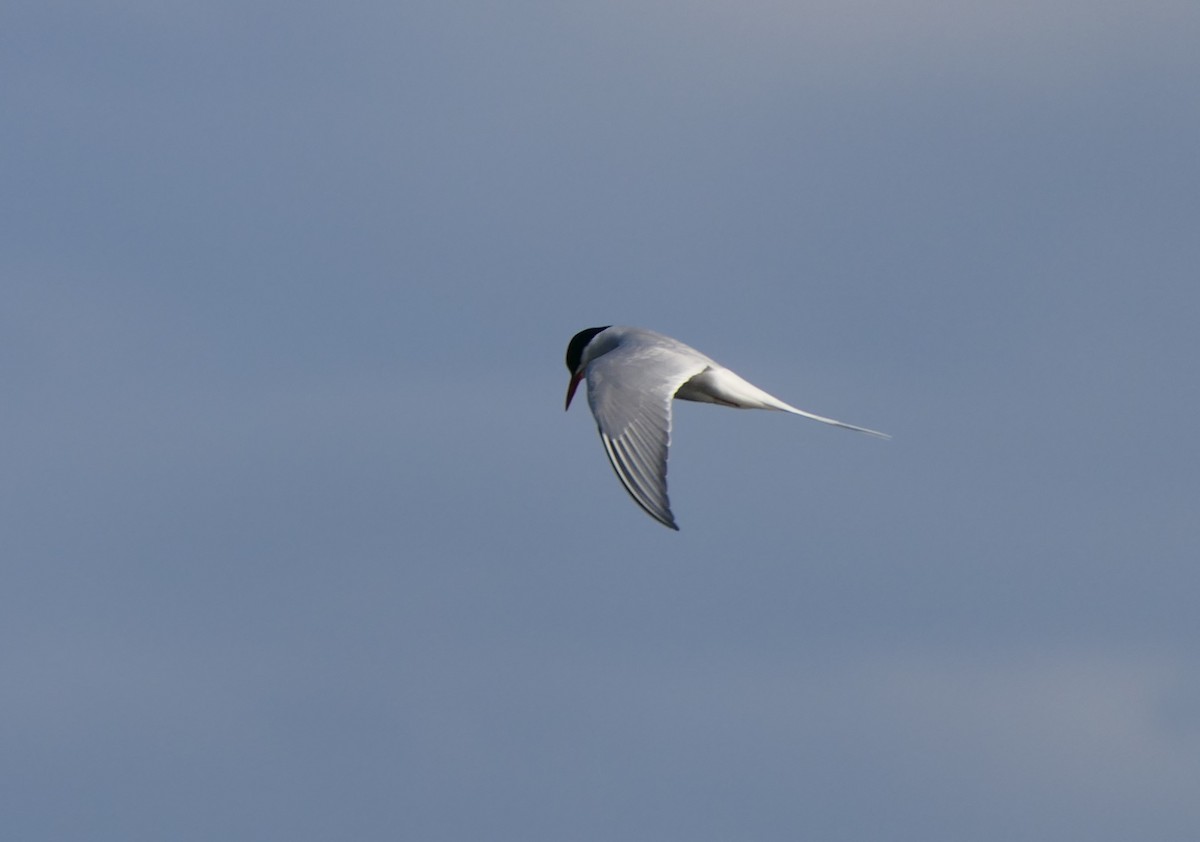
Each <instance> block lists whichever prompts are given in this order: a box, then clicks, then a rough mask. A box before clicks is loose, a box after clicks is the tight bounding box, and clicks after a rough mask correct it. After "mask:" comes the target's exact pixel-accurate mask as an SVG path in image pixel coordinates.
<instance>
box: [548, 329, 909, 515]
mask: <svg viewBox="0 0 1200 842" xmlns="http://www.w3.org/2000/svg"><path fill="white" fill-rule="evenodd" d="M567 370H568V371H570V372H571V385H570V386H569V387H568V388H567V403H566V408H567V409H570V408H571V399H572V398H573V397H574V396H575V389H576V387H577V386H579V382H580V381H581V380H583V379H584V378H585V377H586V378H587V395H588V404H589V405H590V406H591V408H592V415H594V416H595V418H596V426H597V427H599V429H600V440H601V441H602V442H603V443H604V450H605V452H606V453H608V461H609V462H611V463H612V466H613V470H614V471H616V473H617V478H618V479H619V480H621V484H622V485H623V486H625V490H626V491H628V492H629V496H630V497H632V498H633V500H634V502H635V503H637V504H638V505H639V506H641V507H642V508H643V509H644V510H645V511H646V513H647V514H648V515H650V517H652V518H654V519H655V520H657V521H658V522H659V523H661V524H663V525H664V526H668V527H670V528H671V529H675V530H678V529H679V527H678V526H677V525H676V524H675V516H674V515H673V514H672V513H671V503H670V500H668V499H667V448H668V446H669V444H670V441H671V399H672V398H679V399H680V400H685V401H699V402H701V403H715V404H719V405H721V406H732V407H735V408H737V409H776V410H780V411H783V412H791V413H792V414H794V415H803V416H804V417H805V418H811V419H813V420H814V421H820V422H822V423H823V424H832V425H833V426H835V427H843V428H845V429H847V430H856V431H857V432H860V433H867V434H868V435H872V436H879V437H880V438H885V439H886V438H891V436H889V435H888V434H887V433H880V432H878V431H876V430H868V429H867V428H866V427H856V426H854V425H853V424H846V423H845V422H842V421H835V420H834V419H832V418H825V417H823V416H820V415H814V414H813V413H811V412H805V411H804V410H803V409H796V407H794V406H790V405H789V404H786V403H784V402H783V401H781V400H779V398H776V397H773V396H771V395H768V394H767V393H766V392H764V391H763V390H762V389H760V388H758V387H757V386H754V385H752V384H750V383H747V382H746V381H745V380H743V379H742V378H741V377H739V376H738V375H736V374H734V373H733V372H732V371H730V370H729V369H727V368H725V367H724V366H723V365H721V364H720V363H717V362H715V361H714V360H712V359H709V358H708V357H706V356H705V355H704V354H701V353H700V352H699V351H697V350H696V349H695V348H692V347H690V346H688V345H684V344H683V343H682V342H680V341H679V340H678V339H672V338H671V337H669V336H663V335H662V334H661V333H655V332H654V331H652V330H643V329H641V328H636V327H614V326H612V325H609V326H607V327H589V328H587V329H586V330H581V331H579V333H577V334H575V336H573V337H572V338H571V342H570V344H569V345H567Z"/></svg>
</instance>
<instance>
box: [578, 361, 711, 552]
mask: <svg viewBox="0 0 1200 842" xmlns="http://www.w3.org/2000/svg"><path fill="white" fill-rule="evenodd" d="M685 347H686V346H685ZM688 350H689V351H690V349H688ZM707 363H708V361H707V358H705V357H702V356H701V355H700V354H694V355H692V354H688V353H686V352H682V353H681V352H680V350H678V349H676V348H673V347H666V346H661V345H656V344H651V343H640V342H634V343H630V344H627V345H621V346H619V347H617V348H616V349H614V350H612V351H610V352H608V353H607V354H604V355H603V356H601V357H598V358H596V359H595V360H593V361H592V362H591V363H590V364H589V365H588V369H587V381H588V404H589V405H590V406H591V408H592V415H594V416H595V417H596V426H597V427H599V429H600V440H601V441H602V442H604V449H605V451H606V452H607V453H608V460H609V462H611V463H612V466H613V470H614V471H616V473H617V478H618V479H619V480H621V484H622V485H623V486H625V490H626V491H628V492H629V496H630V497H632V498H633V500H634V502H635V503H637V504H638V505H639V506H641V507H642V508H643V509H645V510H646V513H647V514H649V515H650V516H651V517H652V518H654V519H655V520H657V521H658V522H659V523H661V524H663V525H664V526H669V527H670V528H671V529H679V527H678V526H676V525H675V516H674V515H673V514H671V502H670V500H669V499H668V498H667V449H668V447H669V445H670V442H671V399H672V398H673V397H674V396H675V392H676V390H678V389H679V387H680V386H682V385H683V384H684V383H685V382H687V381H688V380H689V379H691V378H692V377H694V376H695V375H697V374H699V373H700V372H702V371H704V369H705V368H706V367H707Z"/></svg>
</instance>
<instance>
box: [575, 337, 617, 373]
mask: <svg viewBox="0 0 1200 842" xmlns="http://www.w3.org/2000/svg"><path fill="white" fill-rule="evenodd" d="M610 327H612V325H605V326H604V327H589V328H585V329H584V330H581V331H579V333H577V334H575V335H574V336H572V337H571V342H570V344H569V345H567V371H569V372H571V373H572V374H574V373H575V372H576V370H578V368H579V361H580V360H581V359H583V349H584V348H586V347H587V344H588V343H589V342H591V341H592V337H593V336H595V335H596V334H597V333H599V332H600V331H602V330H608V329H609V328H610Z"/></svg>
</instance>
